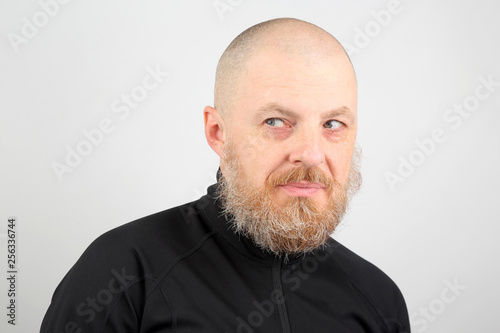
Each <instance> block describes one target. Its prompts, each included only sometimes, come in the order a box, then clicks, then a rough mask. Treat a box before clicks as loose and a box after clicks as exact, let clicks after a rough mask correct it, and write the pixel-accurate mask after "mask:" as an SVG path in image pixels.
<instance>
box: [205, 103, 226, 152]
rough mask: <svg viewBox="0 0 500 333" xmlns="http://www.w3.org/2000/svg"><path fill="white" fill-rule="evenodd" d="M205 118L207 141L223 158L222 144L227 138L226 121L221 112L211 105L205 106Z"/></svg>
mask: <svg viewBox="0 0 500 333" xmlns="http://www.w3.org/2000/svg"><path fill="white" fill-rule="evenodd" d="M203 118H204V121H205V137H206V139H207V143H208V145H209V146H210V147H212V149H213V150H214V151H215V153H217V155H219V157H220V158H222V146H223V145H224V142H225V140H226V135H225V126H224V121H223V120H222V117H221V116H220V114H219V112H218V111H217V110H216V109H215V108H213V107H211V106H207V107H205V109H204V110H203Z"/></svg>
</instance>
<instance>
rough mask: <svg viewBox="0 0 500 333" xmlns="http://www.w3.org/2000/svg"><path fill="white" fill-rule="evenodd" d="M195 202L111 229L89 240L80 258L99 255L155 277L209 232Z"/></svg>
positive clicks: (116, 263)
mask: <svg viewBox="0 0 500 333" xmlns="http://www.w3.org/2000/svg"><path fill="white" fill-rule="evenodd" d="M197 204H198V202H197V201H195V202H192V203H188V204H185V205H181V206H177V207H174V208H170V209H168V210H165V211H162V212H158V213H155V214H152V215H149V216H146V217H143V218H140V219H138V220H135V221H132V222H129V223H127V224H124V225H122V226H119V227H117V228H115V229H112V230H110V231H108V232H106V233H104V234H103V235H101V236H99V237H98V238H97V239H96V240H95V241H94V242H92V243H91V244H90V246H89V247H88V248H87V250H86V251H85V253H84V254H83V255H82V258H84V257H89V258H97V257H100V258H101V260H104V261H106V260H108V261H110V262H113V263H115V265H120V264H122V265H127V266H129V267H135V268H136V269H139V270H140V271H141V272H144V273H146V274H147V275H149V276H151V277H154V275H156V274H159V273H160V272H161V271H162V269H163V268H164V267H165V265H168V263H169V262H171V261H172V260H174V259H175V258H177V257H178V256H180V255H183V254H184V253H186V252H188V251H189V250H190V249H191V248H193V247H195V246H196V245H197V244H198V242H200V241H201V240H202V239H203V238H204V237H206V236H207V235H209V234H210V233H211V230H210V228H208V226H207V225H206V223H204V222H203V219H201V218H200V217H199V216H198V211H197V210H196V209H195V208H196V207H195V206H196V205H197ZM101 260H100V261H101ZM137 266H141V267H137Z"/></svg>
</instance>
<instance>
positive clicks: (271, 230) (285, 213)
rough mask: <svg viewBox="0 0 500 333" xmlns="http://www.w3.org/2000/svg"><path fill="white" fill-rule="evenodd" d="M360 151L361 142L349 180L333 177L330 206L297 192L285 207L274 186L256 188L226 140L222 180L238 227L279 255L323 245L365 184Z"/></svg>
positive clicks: (221, 190)
mask: <svg viewBox="0 0 500 333" xmlns="http://www.w3.org/2000/svg"><path fill="white" fill-rule="evenodd" d="M360 156H361V151H360V149H359V148H357V147H356V149H355V150H354V152H353V158H352V162H351V168H350V171H349V176H348V179H347V182H346V184H345V185H344V186H342V185H341V184H339V183H338V182H337V181H335V180H332V179H330V182H331V184H332V186H331V190H330V194H329V200H328V204H327V206H326V207H325V208H323V209H319V208H318V207H317V205H316V204H315V203H314V200H312V199H310V198H304V197H293V198H291V199H290V200H289V202H288V203H287V204H286V206H285V207H280V206H278V205H277V204H276V203H275V202H274V201H273V190H272V189H273V188H274V186H266V188H265V189H256V188H254V187H252V186H251V185H250V184H249V182H248V180H247V179H248V177H246V176H245V174H244V172H243V169H242V168H241V166H240V164H239V161H238V159H237V157H236V156H235V154H234V149H233V147H232V146H231V145H230V144H228V143H227V142H226V145H225V149H224V162H225V164H224V166H225V168H224V174H223V175H221V176H220V177H219V181H218V197H219V199H220V200H221V202H222V205H223V212H224V214H225V216H226V218H227V219H228V220H230V221H231V223H232V225H233V227H234V230H235V232H237V233H239V234H241V235H244V236H246V237H248V238H250V239H252V240H253V242H254V243H255V244H256V245H257V246H258V247H260V248H261V249H263V250H265V251H268V252H270V253H273V254H275V255H277V256H282V255H285V256H288V255H289V254H293V255H297V254H301V253H307V252H310V251H313V250H315V249H317V248H321V247H322V246H324V245H325V244H326V242H327V241H328V239H329V237H330V235H331V234H332V233H333V232H334V231H335V229H336V228H337V226H338V225H339V224H340V222H341V220H342V217H343V216H344V214H345V212H346V210H347V208H348V205H349V202H350V199H351V197H352V196H353V195H354V194H355V193H356V192H357V191H358V190H359V188H360V186H361V182H362V178H361V174H360V172H359V160H360ZM304 174H307V170H304ZM300 180H302V179H294V181H300ZM305 180H311V179H305Z"/></svg>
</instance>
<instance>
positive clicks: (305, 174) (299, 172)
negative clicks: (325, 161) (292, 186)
mask: <svg viewBox="0 0 500 333" xmlns="http://www.w3.org/2000/svg"><path fill="white" fill-rule="evenodd" d="M300 181H307V182H311V183H321V184H323V185H324V186H325V188H326V189H327V190H330V189H331V188H332V187H333V186H334V185H335V184H336V181H335V180H334V179H333V178H332V177H329V176H327V175H326V174H325V173H324V172H323V171H321V170H320V169H318V168H305V167H296V168H294V169H291V170H287V171H282V172H273V173H272V174H271V175H270V176H269V178H268V179H267V181H266V182H267V186H268V188H271V189H273V188H275V187H276V186H279V185H284V184H287V183H298V182H300Z"/></svg>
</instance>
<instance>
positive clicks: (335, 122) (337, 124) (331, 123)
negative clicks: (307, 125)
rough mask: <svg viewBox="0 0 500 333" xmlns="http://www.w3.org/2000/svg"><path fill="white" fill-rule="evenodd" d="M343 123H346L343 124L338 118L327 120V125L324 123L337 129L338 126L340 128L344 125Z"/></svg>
mask: <svg viewBox="0 0 500 333" xmlns="http://www.w3.org/2000/svg"><path fill="white" fill-rule="evenodd" d="M342 125H344V124H342V123H341V122H340V121H338V120H329V121H327V122H326V123H325V125H324V126H325V127H326V128H331V129H337V128H339V127H342Z"/></svg>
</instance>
